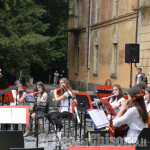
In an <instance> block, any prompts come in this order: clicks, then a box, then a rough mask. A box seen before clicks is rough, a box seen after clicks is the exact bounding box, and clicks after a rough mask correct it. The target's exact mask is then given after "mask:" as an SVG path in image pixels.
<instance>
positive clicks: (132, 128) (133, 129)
mask: <svg viewBox="0 0 150 150" xmlns="http://www.w3.org/2000/svg"><path fill="white" fill-rule="evenodd" d="M137 94H138V95H137ZM128 105H132V106H133V107H131V108H129V109H128V110H127V108H128ZM126 110H127V111H126ZM125 111H126V113H125V114H124V115H123V113H124V112H125ZM147 123H148V115H147V111H146V108H145V103H144V99H143V96H142V95H140V88H139V87H137V86H134V87H132V88H130V89H129V90H128V101H122V102H121V109H120V111H119V113H118V114H117V116H116V117H115V118H114V119H113V126H115V127H120V126H121V125H124V124H127V125H128V126H129V130H128V132H127V136H126V137H125V138H124V140H125V142H126V143H131V144H134V143H136V141H137V138H138V136H139V134H140V132H141V131H142V129H143V128H145V127H147V126H148V124H147Z"/></svg>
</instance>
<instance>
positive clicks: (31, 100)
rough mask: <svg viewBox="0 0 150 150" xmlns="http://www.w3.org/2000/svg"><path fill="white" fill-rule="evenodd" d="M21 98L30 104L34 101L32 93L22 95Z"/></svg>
mask: <svg viewBox="0 0 150 150" xmlns="http://www.w3.org/2000/svg"><path fill="white" fill-rule="evenodd" d="M23 96H24V97H25V98H26V100H27V102H31V103H32V102H35V101H36V99H35V97H34V95H33V93H29V94H24V95H23Z"/></svg>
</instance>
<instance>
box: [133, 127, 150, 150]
mask: <svg viewBox="0 0 150 150" xmlns="http://www.w3.org/2000/svg"><path fill="white" fill-rule="evenodd" d="M135 146H136V150H150V128H144V129H143V130H142V131H141V133H140V135H139V136H138V140H137V142H136V145H135Z"/></svg>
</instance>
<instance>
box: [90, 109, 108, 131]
mask: <svg viewBox="0 0 150 150" xmlns="http://www.w3.org/2000/svg"><path fill="white" fill-rule="evenodd" d="M87 112H88V114H89V116H90V118H91V120H92V122H93V123H94V125H95V127H96V129H100V128H103V127H107V126H109V124H110V122H109V120H108V118H107V116H106V114H105V113H104V110H103V109H88V110H87Z"/></svg>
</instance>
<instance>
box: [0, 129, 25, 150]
mask: <svg viewBox="0 0 150 150" xmlns="http://www.w3.org/2000/svg"><path fill="white" fill-rule="evenodd" d="M19 147H20V148H24V139H23V133H22V131H0V149H1V150H9V148H19Z"/></svg>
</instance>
